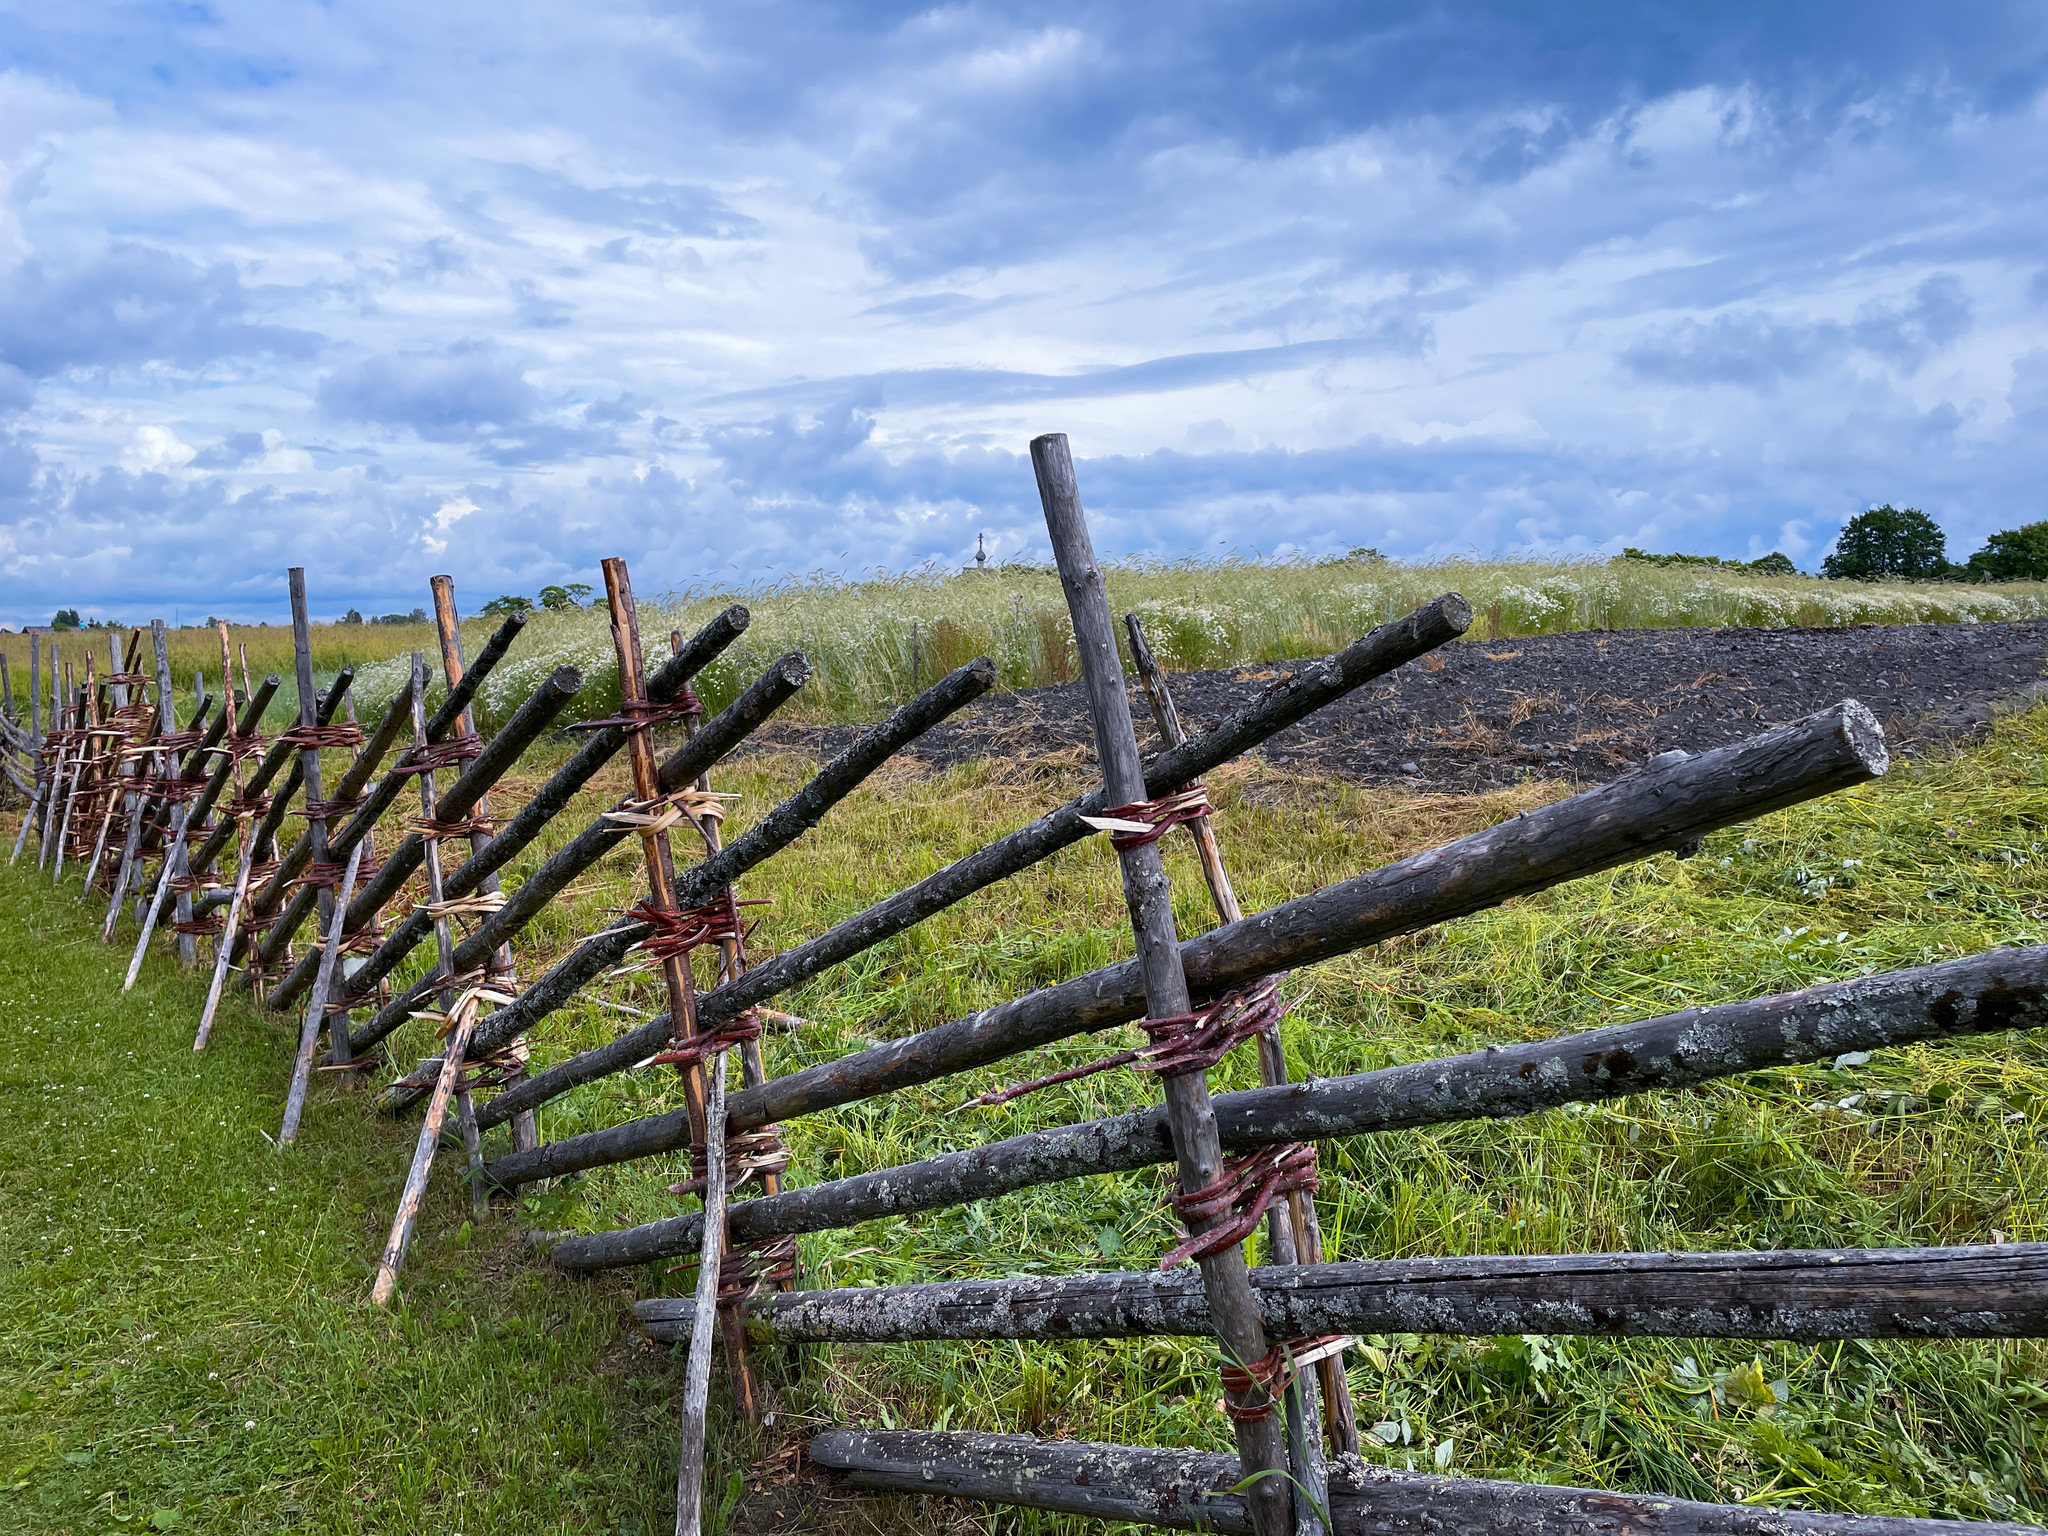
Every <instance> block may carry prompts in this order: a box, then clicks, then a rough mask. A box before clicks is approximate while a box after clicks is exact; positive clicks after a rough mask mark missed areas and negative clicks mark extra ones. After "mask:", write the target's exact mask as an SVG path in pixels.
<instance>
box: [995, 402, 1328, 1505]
mask: <svg viewBox="0 0 2048 1536" xmlns="http://www.w3.org/2000/svg"><path fill="white" fill-rule="evenodd" d="M1031 464H1032V468H1033V470H1034V471H1035V472H1036V474H1037V479H1038V494H1039V499H1040V501H1041V502H1042V503H1043V505H1044V508H1045V524H1046V529H1047V531H1048V532H1049V533H1050V534H1051V535H1052V548H1053V556H1054V559H1055V560H1056V561H1057V562H1058V565H1059V571H1060V585H1061V586H1062V587H1064V588H1065V589H1066V595H1067V611H1068V613H1069V614H1070V615H1071V616H1072V618H1073V621H1074V641H1075V647H1076V649H1077V651H1078V652H1079V655H1080V660H1081V673H1082V680H1083V682H1084V684H1085V686H1086V688H1087V693H1088V711H1089V715H1090V717H1091V719H1092V720H1093V722H1094V726H1095V747H1096V752H1097V755H1098V756H1099V757H1100V758H1101V761H1102V781H1103V787H1104V789H1105V790H1106V791H1107V793H1108V796H1109V799H1110V800H1111V801H1112V802H1113V803H1114V804H1117V805H1125V804H1136V803H1138V802H1140V801H1142V800H1144V799H1145V775H1144V770H1143V765H1142V762H1141V760H1140V758H1139V755H1138V738H1137V733H1136V730H1135V728H1134V727H1133V726H1132V724H1131V702H1130V699H1129V697H1128V696H1127V695H1126V694H1125V692H1124V673H1123V666H1122V663H1121V662H1120V661H1119V660H1118V659H1117V645H1116V632H1115V630H1114V629H1113V628H1112V626H1111V621H1110V616H1109V598H1108V594H1107V591H1106V589H1105V588H1104V585H1103V580H1102V569H1101V567H1100V566H1099V565H1098V564H1097V563H1096V559H1095V547H1094V544H1093V541H1092V540H1091V539H1090V538H1089V536H1088V524H1087V521H1086V519H1085V517H1084V515H1083V513H1082V510H1081V493H1080V488H1079V487H1078V486H1077V485H1076V483H1075V480H1074V464H1073V459H1072V458H1071V456H1070V455H1069V453H1068V450H1067V440H1066V438H1065V436H1064V435H1062V434H1059V433H1052V434H1048V435H1047V436H1044V437H1038V438H1034V439H1032V442H1031ZM1118 859H1119V861H1120V863H1121V864H1122V867H1123V878H1124V903H1125V905H1126V906H1127V907H1128V908H1129V910H1130V914H1131V930H1132V932H1133V934H1134V935H1135V936H1136V938H1137V945H1138V961H1139V967H1140V969H1141V971H1142V972H1143V975H1144V978H1145V1008H1146V1014H1147V1016H1148V1017H1150V1018H1155V1019H1164V1018H1171V1017H1173V1016H1174V1015H1177V1014H1184V1013H1186V1012H1188V985H1187V977H1186V975H1185V974H1184V973H1183V972H1182V970H1181V962H1180V939H1179V935H1178V934H1177V933H1176V931H1175V929H1174V922H1173V903H1172V892H1171V889H1170V888H1169V886H1168V884H1167V880H1166V871H1165V869H1164V868H1163V867H1162V865H1161V863H1160V859H1159V846H1158V844H1157V843H1147V844H1145V845H1144V846H1143V847H1138V848H1127V849H1125V850H1123V851H1122V852H1121V853H1120V854H1119V855H1118ZM1161 1086H1162V1087H1163V1089H1164V1091H1165V1096H1166V1108H1167V1115H1168V1118H1169V1120H1170V1122H1171V1124H1172V1128H1173V1144H1174V1154H1175V1160H1176V1161H1177V1162H1178V1164H1179V1168H1180V1187H1181V1190H1182V1192H1183V1193H1192V1192H1194V1191H1196V1190H1199V1189H1202V1188H1205V1187H1207V1186H1208V1185H1210V1184H1212V1183H1214V1182H1216V1180H1217V1179H1218V1178H1220V1177H1221V1176H1222V1173H1223V1147H1222V1143H1221V1141H1220V1140H1219V1139H1218V1136H1217V1132H1216V1115H1215V1111H1214V1110H1213V1109H1211V1107H1210V1104H1209V1084H1208V1078H1207V1074H1205V1073H1200V1072H1190V1073H1185V1074H1182V1075H1180V1076H1176V1077H1167V1078H1165V1079H1164V1081H1163V1083H1162V1085H1161ZM1201 1270H1202V1285H1203V1290H1204V1291H1205V1292H1206V1294H1207V1296H1208V1298H1209V1315H1210V1317H1211V1318H1212V1319H1214V1321H1215V1325H1216V1333H1217V1336H1218V1338H1219V1339H1221V1341H1222V1343H1223V1346H1224V1348H1225V1350H1226V1351H1227V1352H1228V1353H1229V1354H1230V1355H1231V1356H1232V1357H1234V1358H1235V1360H1236V1361H1237V1362H1238V1363H1239V1364H1240V1365H1247V1366H1248V1365H1250V1364H1252V1363H1253V1362H1255V1361H1258V1360H1260V1359H1263V1358H1264V1356H1265V1354H1266V1351H1267V1347H1268V1346H1267V1340H1266V1329H1265V1324H1264V1323H1263V1322H1262V1321H1261V1319H1260V1316H1259V1309H1258V1302H1257V1300H1256V1299H1255V1298H1254V1297H1253V1295H1252V1287H1251V1276H1250V1272H1249V1270H1248V1268H1247V1267H1246V1264H1245V1258H1244V1250H1243V1248H1242V1247H1235V1248H1230V1249H1226V1250H1225V1251H1224V1252H1222V1253H1219V1254H1216V1255H1214V1256H1213V1257H1211V1258H1207V1259H1204V1260H1202V1261H1201ZM1240 1405H1241V1406H1256V1397H1255V1396H1254V1395H1250V1394H1248V1395H1247V1397H1246V1398H1244V1399H1241V1400H1240ZM1232 1427H1233V1428H1234V1429H1235V1430H1236V1433H1237V1450H1238V1457H1239V1459H1240V1461H1241V1462H1242V1464H1243V1466H1244V1472H1245V1476H1246V1477H1255V1478H1257V1479H1258V1481H1257V1482H1255V1483H1254V1484H1253V1485H1252V1486H1251V1487H1250V1488H1249V1489H1247V1490H1246V1492H1245V1505H1246V1508H1247V1509H1248V1510H1249V1511H1250V1513H1251V1517H1252V1528H1253V1530H1254V1532H1255V1533H1256V1536H1286V1533H1287V1532H1288V1531H1289V1530H1290V1528H1291V1524H1290V1518H1289V1517H1290V1512H1291V1510H1292V1505H1293V1500H1292V1499H1291V1498H1290V1495H1289V1489H1288V1481H1287V1479H1288V1462H1287V1447H1286V1442H1285V1439H1284V1437H1283V1436H1282V1434H1281V1431H1280V1424H1279V1422H1278V1421H1277V1420H1276V1419H1275V1418H1274V1417H1273V1416H1272V1415H1270V1414H1268V1415H1267V1416H1266V1417H1264V1418H1261V1419H1258V1420H1255V1421H1253V1422H1250V1423H1239V1422H1235V1421H1233V1425H1232Z"/></svg>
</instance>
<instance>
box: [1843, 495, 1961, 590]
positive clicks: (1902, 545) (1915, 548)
mask: <svg viewBox="0 0 2048 1536" xmlns="http://www.w3.org/2000/svg"><path fill="white" fill-rule="evenodd" d="M1949 570H1950V567H1949V563H1948V540H1947V539H1946V538H1945V537H1943V535H1942V531H1941V528H1940V527H1939V525H1937V524H1936V523H1935V521H1934V519H1933V518H1931V517H1929V516H1928V515H1927V514H1926V513H1925V512H1922V511H1919V510H1918V509H1917V508H1914V507H1903V508H1902V507H1894V506H1891V505H1890V504H1886V505H1885V506H1882V507H1873V508H1871V509H1870V510H1869V511H1868V512H1862V513H1858V514H1857V515H1856V516H1855V517H1852V518H1850V519H1849V521H1848V522H1847V523H1845V524H1844V525H1843V527H1842V535H1841V537H1840V538H1839V539H1837V540H1836V541H1835V552H1834V553H1833V554H1832V555H1829V556H1828V557H1827V559H1826V560H1824V561H1822V562H1821V568H1820V573H1821V574H1822V575H1823V576H1831V577H1834V578H1836V579H1838V580H1842V579H1846V580H1850V581H1873V580H1875V579H1877V578H1878V577H1881V576H1903V577H1906V578H1907V579H1909V580H1915V581H1925V580H1929V579H1939V578H1941V577H1943V576H1946V575H1948V574H1949Z"/></svg>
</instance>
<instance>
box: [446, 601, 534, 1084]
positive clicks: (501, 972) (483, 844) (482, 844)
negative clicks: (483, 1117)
mask: <svg viewBox="0 0 2048 1536" xmlns="http://www.w3.org/2000/svg"><path fill="white" fill-rule="evenodd" d="M427 586H428V588H429V589H430V590H431V591H432V592H433V595H434V628H435V631H436V632H437V633H438V635H439V637H440V641H441V670H442V673H443V675H445V676H446V677H447V679H448V681H449V682H450V683H451V684H456V683H460V682H461V681H462V679H463V677H464V676H465V675H466V674H467V672H468V668H467V666H466V665H465V664H464V662H463V659H462V623H461V620H460V618H459V617H458V615H457V613H456V611H455V578H454V577H453V576H430V577H428V578H427ZM456 730H457V732H458V733H460V734H473V733H474V732H475V730H476V714H475V711H474V709H464V710H463V712H462V718H461V721H460V723H459V724H458V725H457V727H456ZM475 811H476V815H477V816H478V817H479V818H480V819H488V818H489V816H490V814H491V802H490V797H489V796H488V795H478V796H477V800H476V808H475ZM490 846H491V834H490V833H489V832H486V831H483V830H481V829H477V830H474V831H472V832H471V833H470V834H469V851H470V854H471V856H472V857H476V856H478V855H481V854H482V853H483V852H484V851H485V850H486V849H488V848H489V847H490ZM477 889H478V890H479V891H480V892H482V893H483V894H485V895H490V896H495V895H497V894H499V885H498V874H497V871H496V869H493V870H492V871H491V872H490V873H489V874H487V875H485V876H484V877H483V879H482V881H481V882H480V883H479V884H478V886H477ZM490 969H491V975H492V976H493V977H495V978H496V979H497V980H499V981H500V982H502V983H504V984H505V985H506V986H507V987H511V986H514V985H516V977H515V975H514V972H513V966H512V946H511V945H509V944H500V945H499V946H498V952H497V953H496V954H495V955H493V956H492V957H491V967H490ZM463 1102H464V1103H467V1102H468V1096H467V1095H464V1098H463Z"/></svg>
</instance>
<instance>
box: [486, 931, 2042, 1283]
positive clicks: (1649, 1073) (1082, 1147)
mask: <svg viewBox="0 0 2048 1536" xmlns="http://www.w3.org/2000/svg"><path fill="white" fill-rule="evenodd" d="M2043 1025H2048V945H2032V946H2029V947H2027V948H2024V949H1994V950H1990V951H1988V952H1986V953H1984V954H1981V955H1972V956H1970V957H1968V958H1967V959H1963V960H1948V961H1944V962H1942V963H1941V964H1940V965H1925V966H1919V967H1916V968H1915V969H1913V970H1907V971H1893V972H1890V973H1887V974H1885V975H1880V976H1866V977H1862V978H1860V979H1858V980H1855V981H1836V982H1828V983H1825V984H1823V985H1821V986H1816V987H1807V988H1804V989H1803V990H1801V991H1797V992H1784V993H1779V994H1777V995H1776V996H1772V997H1761V998H1756V999H1753V1000H1751V1001H1749V1002H1742V1003H1721V1004H1718V1005H1716V1006H1714V1007H1711V1008H1688V1009H1686V1010H1685V1011H1684V1012H1682V1013H1672V1014H1665V1015H1663V1016H1661V1017H1659V1018H1654V1019H1644V1020H1642V1021H1641V1022H1639V1023H1635V1024H1616V1025H1612V1026H1610V1027H1608V1028H1606V1029H1595V1030H1588V1031H1586V1032H1585V1033H1583V1034H1577V1035H1566V1036H1564V1037H1562V1038H1560V1039H1554V1040H1539V1041H1534V1042H1530V1043H1526V1044H1516V1045H1507V1046H1489V1047H1488V1048H1487V1049H1485V1050H1482V1051H1472V1052H1468V1053H1467V1054H1465V1055H1462V1056H1451V1057H1445V1058H1442V1059H1439V1060H1434V1061H1418V1062H1411V1063H1408V1064H1407V1065H1404V1066H1398V1067H1384V1068H1382V1069H1381V1070H1379V1071H1377V1072H1361V1073H1358V1074H1356V1075H1354V1076H1350V1077H1326V1078H1312V1079H1310V1080H1309V1081H1308V1082H1304V1083H1289V1084H1286V1085H1284V1086H1281V1087H1274V1088H1254V1089H1250V1090H1248V1091H1246V1092H1243V1093H1226V1094H1220V1095H1218V1096H1217V1098H1216V1100H1215V1110H1216V1123H1217V1129H1218V1131H1219V1133H1220V1134H1221V1136H1222V1138H1223V1144H1224V1145H1225V1146H1226V1147H1230V1148H1232V1149H1234V1150H1237V1151H1245V1150H1249V1149H1250V1148H1253V1147H1258V1146H1265V1145H1271V1144H1273V1143H1280V1142H1289V1141H1319V1140H1325V1139H1329V1138H1333V1137H1339V1136H1357V1135H1363V1134H1368V1133H1371V1132H1376V1131H1392V1130H1407V1129H1413V1128H1415V1127H1418V1126H1425V1125H1441V1124H1445V1123H1447V1122H1450V1121H1455V1120H1477V1119H1507V1118H1511V1117H1514V1116H1517V1115H1526V1114H1531V1113H1534V1112H1535V1111H1537V1110H1542V1109H1553V1108H1555V1107H1556V1106H1558V1105H1560V1104H1566V1103H1573V1102H1580V1103H1584V1102H1590V1101H1594V1100H1599V1099H1612V1098H1620V1097H1623V1096H1625V1095H1627V1094H1631V1093H1646V1092H1670V1091H1673V1090H1676V1089H1682V1088H1690V1087H1693V1086H1696V1085H1697V1084H1699V1083H1703V1082H1708V1081H1711V1080H1712V1079H1714V1078H1718V1077H1730V1076H1733V1075H1735V1074H1737V1073H1741V1072H1755V1071H1760V1070H1763V1069H1765V1068H1769V1067H1783V1066H1794V1065H1797V1064H1799V1063H1801V1062H1808V1061H1828V1060H1832V1059H1833V1058H1835V1057H1836V1056H1839V1055H1841V1054H1843V1053H1844V1052H1847V1051H1870V1050H1878V1049H1882V1048H1884V1047H1887V1046H1898V1045H1907V1044H1911V1043H1913V1042H1915V1041H1921V1040H1954V1039H1960V1038H1963V1037H1965V1036H1968V1035H1977V1034H1990V1033H1997V1032H2001V1031H2004V1030H2014V1029H2038V1028H2041V1027H2042V1026H2043ZM642 1123H644V1122H642ZM567 1145H569V1143H568V1142H556V1143H553V1144H552V1146H551V1147H543V1148H541V1149H540V1151H541V1152H542V1153H546V1152H548V1151H550V1150H552V1147H559V1146H567ZM1172 1155H1173V1153H1172V1145H1171V1141H1170V1139H1169V1136H1168V1132H1167V1124H1166V1114H1165V1111H1164V1110H1161V1109H1158V1108H1148V1109H1141V1110H1134V1111H1132V1112H1131V1113H1129V1114H1125V1115H1117V1116H1114V1117H1112V1118H1110V1119H1106V1120H1090V1121H1085V1122H1083V1123H1081V1124H1079V1125H1065V1126H1058V1127H1055V1128H1054V1129H1051V1130H1045V1131H1032V1132H1030V1133H1028V1134H1026V1135H1022V1136H1012V1137H1010V1138H1008V1139H1007V1140H1004V1141H998V1142H993V1143H990V1144H989V1145H987V1146H981V1147H970V1148H967V1149H965V1150H963V1151H959V1152H947V1153H944V1154H942V1155H940V1156H938V1157H932V1158H927V1159H925V1160H924V1161H922V1162H917V1163H909V1164H904V1165H902V1166H899V1167H894V1168H882V1169H877V1170H876V1171H874V1172H872V1173H863V1174H856V1175H854V1176H853V1177H851V1178H845V1179H834V1180H832V1181H830V1182H828V1183H823V1184H813V1185H811V1186H809V1187H808V1188H805V1189H790V1190H784V1191H783V1192H782V1193H781V1194H779V1195H773V1196H768V1197H765V1198H762V1199H756V1200H743V1201H741V1202H740V1203H739V1204H738V1205H736V1206H734V1207H733V1213H732V1236H733V1241H734V1242H736V1243H744V1242H752V1241H754V1240H756V1239H758V1238H763V1237H770V1236H776V1235H780V1234H784V1233H790V1232H818V1231H823V1230H826V1229H828V1228H834V1227H845V1226H851V1225H853V1224H855V1223H856V1222H862V1221H872V1220H874V1219H875V1218H877V1217H880V1216H898V1215H904V1214H907V1213H909V1212H912V1211H929V1210H937V1209H940V1208H942V1207H945V1206H950V1205H959V1204H962V1203H964V1202H966V1201H970V1200H980V1199H986V1198H988V1197H991V1196H994V1195H1002V1194H1008V1193H1010V1192H1012V1191H1014V1190H1019V1189H1027V1188H1030V1187H1031V1186H1033V1185H1037V1184H1049V1183H1052V1182H1054V1181H1056V1180H1060V1179H1074V1178H1082V1177H1085V1176H1086V1175H1089V1174H1096V1173H1115V1172H1119V1171H1123V1170H1128V1169H1132V1168H1143V1167H1147V1166H1149V1165H1152V1164H1157V1163H1164V1162H1167V1161H1168V1160H1170V1159H1171V1157H1172ZM528 1161H532V1159H530V1158H528V1157H527V1155H526V1154H520V1153H514V1154H513V1155H512V1156H510V1157H505V1158H500V1159H499V1160H498V1162H497V1163H493V1164H490V1165H488V1168H487V1171H489V1170H491V1169H498V1168H501V1167H504V1166H505V1165H514V1166H515V1167H517V1165H520V1164H521V1163H523V1162H528ZM517 1176H518V1177H520V1178H522V1179H530V1178H533V1177H536V1175H535V1174H532V1173H528V1172H524V1171H523V1170H522V1171H519V1172H518V1175H517ZM695 1221H696V1218H695V1217H694V1216H677V1217H671V1218H669V1219H668V1220H665V1221H657V1222H650V1223H648V1224H647V1225H645V1226H639V1227H630V1228H626V1229H623V1230H621V1231H616V1232H601V1233H596V1234H593V1235H589V1236H578V1237H572V1238H566V1239H564V1240H563V1241H561V1242H560V1243H558V1244H557V1245H556V1246H555V1248H554V1251H553V1256H554V1261H555V1263H556V1264H558V1265H560V1266H561V1267H563V1268H565V1269H608V1268H614V1267H617V1266H619V1265H624V1264H637V1263H641V1262H644V1261H646V1260H648V1259H655V1258H663V1257H669V1256H672V1255H674V1254H678V1253H682V1252H685V1251H687V1250H688V1249H689V1247H690V1245H691V1244H693V1243H694V1242H695V1241H696V1229H695Z"/></svg>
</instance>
